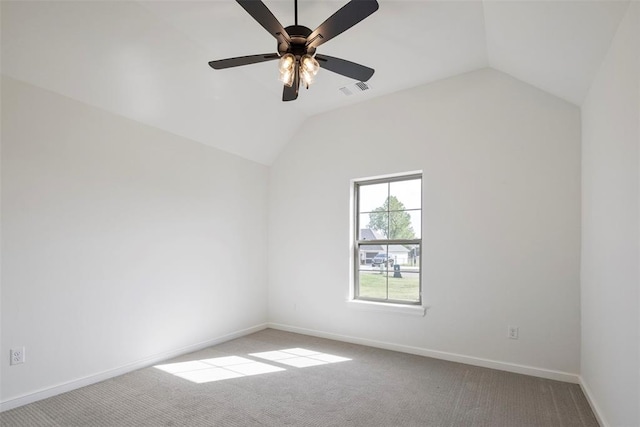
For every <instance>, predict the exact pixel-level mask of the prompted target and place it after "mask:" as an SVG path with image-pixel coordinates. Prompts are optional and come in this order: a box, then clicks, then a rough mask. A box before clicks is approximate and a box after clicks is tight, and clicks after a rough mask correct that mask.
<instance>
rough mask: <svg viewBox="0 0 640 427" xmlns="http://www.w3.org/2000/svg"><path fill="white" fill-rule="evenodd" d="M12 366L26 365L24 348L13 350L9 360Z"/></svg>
mask: <svg viewBox="0 0 640 427" xmlns="http://www.w3.org/2000/svg"><path fill="white" fill-rule="evenodd" d="M9 363H10V364H11V365H19V364H21V363H24V347H18V348H12V349H11V354H10V358H9Z"/></svg>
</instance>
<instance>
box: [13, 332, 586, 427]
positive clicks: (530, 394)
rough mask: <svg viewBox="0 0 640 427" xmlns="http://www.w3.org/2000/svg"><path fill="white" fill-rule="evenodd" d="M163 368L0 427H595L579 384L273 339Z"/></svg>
mask: <svg viewBox="0 0 640 427" xmlns="http://www.w3.org/2000/svg"><path fill="white" fill-rule="evenodd" d="M345 359H349V360H345ZM184 362H192V363H188V364H185V363H184ZM163 365H164V366H162V369H159V368H156V367H149V368H145V369H141V370H139V371H135V372H132V373H130V374H127V375H123V376H120V377H117V378H113V379H111V380H107V381H104V382H102V383H99V384H95V385H92V386H88V387H84V388H82V389H78V390H75V391H72V392H69V393H65V394H62V395H59V396H55V397H52V398H49V399H46V400H42V401H40V402H36V403H33V404H30V405H26V406H23V407H20V408H16V409H13V410H11V411H6V412H3V413H2V414H0V425H2V426H3V427H9V426H29V427H31V426H123V427H124V426H322V427H325V426H368V427H370V426H452V427H457V426H491V427H499V426H513V427H525V426H565V427H567V426H597V425H598V424H597V421H596V419H595V417H594V415H593V413H592V411H591V410H590V408H589V405H588V403H587V401H586V399H585V397H584V395H583V394H582V391H581V390H580V387H579V386H578V385H575V384H568V383H562V382H558V381H551V380H544V379H539V378H535V377H529V376H525V375H518V374H512V373H507V372H501V371H496V370H492V369H486V368H478V367H474V366H469V365H463V364H459V363H453V362H446V361H441V360H435V359H429V358H425V357H420V356H413V355H408V354H403V353H396V352H392V351H386V350H380V349H374V348H370V347H365V346H359V345H353V344H346V343H341V342H336V341H331V340H325V339H320V338H313V337H308V336H304V335H298V334H292V333H287V332H282V331H276V330H272V329H267V330H264V331H261V332H258V333H255V334H252V335H249V336H247V337H244V338H240V339H237V340H234V341H230V342H227V343H224V344H221V345H218V346H215V347H210V348H208V349H205V350H202V351H199V352H196V353H192V354H189V355H186V356H181V357H179V358H176V359H173V360H171V361H167V362H165V363H164V364H163ZM260 372H264V373H260ZM223 378H227V379H223ZM194 381H200V382H194Z"/></svg>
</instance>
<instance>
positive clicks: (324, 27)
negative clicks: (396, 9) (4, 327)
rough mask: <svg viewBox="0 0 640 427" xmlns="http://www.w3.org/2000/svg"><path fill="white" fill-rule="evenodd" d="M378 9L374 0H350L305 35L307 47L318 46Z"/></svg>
mask: <svg viewBox="0 0 640 427" xmlns="http://www.w3.org/2000/svg"><path fill="white" fill-rule="evenodd" d="M376 10H378V2H377V1H376V0H351V1H350V2H349V3H347V4H345V5H344V6H342V8H341V9H339V10H338V11H337V12H336V13H334V14H333V15H331V16H330V17H329V18H328V19H327V20H326V21H324V22H323V23H322V24H320V26H319V27H318V28H316V29H315V30H313V32H312V33H311V34H310V35H309V37H307V40H308V41H307V46H308V47H318V46H320V45H321V44H323V43H326V42H328V41H329V40H331V39H332V38H334V37H335V36H337V35H338V34H342V33H343V32H344V31H346V30H348V29H349V28H351V27H353V26H354V25H356V24H357V23H358V22H360V21H362V20H363V19H364V18H366V17H367V16H369V15H371V14H372V13H373V12H375V11H376Z"/></svg>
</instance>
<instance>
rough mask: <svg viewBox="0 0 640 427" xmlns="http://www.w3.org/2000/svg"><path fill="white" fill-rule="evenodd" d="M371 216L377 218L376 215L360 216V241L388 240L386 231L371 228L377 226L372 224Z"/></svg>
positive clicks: (366, 214)
mask: <svg viewBox="0 0 640 427" xmlns="http://www.w3.org/2000/svg"><path fill="white" fill-rule="evenodd" d="M370 215H374V217H375V216H376V214H375V213H365V214H360V217H359V218H360V219H359V220H360V224H359V225H360V234H359V236H358V239H359V240H382V239H386V238H387V236H386V235H385V234H384V230H383V231H378V230H374V229H372V228H371V226H374V225H375V224H371V219H370Z"/></svg>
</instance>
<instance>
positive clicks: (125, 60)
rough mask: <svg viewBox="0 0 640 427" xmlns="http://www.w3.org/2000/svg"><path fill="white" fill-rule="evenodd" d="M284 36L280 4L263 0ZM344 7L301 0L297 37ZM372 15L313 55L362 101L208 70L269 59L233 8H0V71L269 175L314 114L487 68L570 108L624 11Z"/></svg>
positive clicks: (248, 70)
mask: <svg viewBox="0 0 640 427" xmlns="http://www.w3.org/2000/svg"><path fill="white" fill-rule="evenodd" d="M265 3H266V4H267V6H268V7H269V8H270V9H271V10H272V12H273V13H274V15H275V16H276V17H277V18H278V19H279V20H280V22H281V23H282V24H283V25H284V26H287V25H290V24H293V22H294V17H293V0H286V1H285V0H280V1H274V0H265ZM345 3H346V0H344V1H315V0H309V1H305V0H301V1H300V2H299V11H298V14H299V23H300V24H302V25H305V26H307V27H309V28H311V29H314V28H315V27H317V26H318V25H319V24H320V23H322V22H323V21H324V20H325V19H326V18H328V17H329V16H330V15H331V14H333V13H334V12H335V11H336V10H338V9H339V8H340V7H341V6H342V5H343V4H345ZM379 3H380V9H379V10H378V11H377V12H376V13H374V14H373V15H371V16H370V17H369V18H367V19H365V20H364V21H362V22H361V23H359V24H358V25H356V26H354V27H353V28H351V29H350V30H349V31H347V32H345V33H343V34H341V35H340V36H338V37H336V38H335V39H333V40H331V41H329V42H328V43H326V44H323V45H322V46H320V47H319V48H318V52H319V53H322V54H326V55H330V56H335V57H340V58H346V59H349V60H351V61H354V62H357V63H360V64H363V65H366V66H369V67H372V68H374V69H375V70H376V73H375V74H374V76H373V77H372V78H371V80H369V83H370V86H371V89H370V90H368V91H365V92H361V93H358V94H355V95H352V96H345V95H344V94H343V93H342V92H341V91H340V88H341V87H344V86H347V85H352V84H353V83H355V82H354V81H352V80H350V79H348V78H346V77H343V76H340V75H337V74H335V73H331V72H329V71H326V70H321V71H320V73H319V74H318V76H317V80H316V83H314V85H313V86H312V87H311V88H310V89H309V90H308V91H307V90H302V93H301V94H300V97H299V98H298V100H297V101H295V102H290V103H283V102H282V101H281V96H282V86H281V83H280V82H279V81H278V73H277V69H276V63H275V62H266V63H261V64H255V65H250V66H246V67H240V68H234V69H228V70H212V69H211V68H210V67H209V66H208V65H207V63H208V61H210V60H213V59H220V58H227V57H233V56H242V55H251V54H258V53H267V52H275V51H276V42H275V39H273V38H272V37H271V36H270V35H269V34H268V33H267V32H266V31H265V30H264V29H263V28H262V27H261V26H260V25H259V24H258V23H256V22H255V21H254V20H253V19H252V18H251V17H250V16H249V15H248V14H247V13H246V12H245V11H244V10H243V9H242V8H241V7H240V6H239V5H238V4H237V3H236V2H233V1H229V0H226V1H224V0H212V1H190V0H182V1H149V2H146V1H118V2H116V1H55V0H54V1H42V2H38V1H2V2H1V3H0V7H1V8H2V11H1V19H2V22H1V31H2V33H1V36H2V39H1V40H2V51H1V55H2V73H3V74H6V75H8V76H10V77H13V78H15V79H18V80H22V81H25V82H28V83H31V84H33V85H36V86H39V87H42V88H45V89H48V90H51V91H54V92H57V93H60V94H62V95H65V96H68V97H70V98H73V99H76V100H78V101H81V102H84V103H86V104H89V105H93V106H96V107H99V108H102V109H104V110H107V111H110V112H113V113H115V114H118V115H121V116H124V117H127V118H130V119H133V120H136V121H139V122H142V123H145V124H148V125H151V126H154V127H157V128H160V129H163V130H165V131H168V132H171V133H174V134H177V135H180V136H184V137H186V138H189V139H192V140H195V141H199V142H201V143H204V144H207V145H211V146H213V147H216V148H219V149H222V150H225V151H228V152H231V153H234V154H237V155H239V156H242V157H244V158H247V159H250V160H253V161H256V162H260V163H263V164H270V163H271V162H272V161H273V160H274V159H275V157H276V156H277V154H278V153H279V152H280V150H281V149H282V147H283V146H284V145H285V144H286V143H287V142H288V141H289V139H290V138H291V137H292V136H293V134H294V133H295V132H296V130H297V129H298V128H299V127H300V126H302V125H303V123H304V122H305V120H307V119H308V118H309V117H312V116H314V115H316V114H318V113H320V112H324V111H328V110H332V109H336V108H340V107H343V106H346V105H350V104H353V103H357V102H362V101H366V100H368V99H371V98H373V97H378V96H381V95H385V94H389V93H393V92H396V91H399V90H404V89H408V88H411V87H415V86H418V85H422V84H426V83H429V82H433V81H436V80H439V79H442V78H447V77H451V76H453V75H457V74H461V73H464V72H468V71H472V70H476V69H479V68H484V67H487V66H491V67H493V68H496V69H498V70H500V71H503V72H506V73H509V74H511V75H513V76H514V77H516V78H518V79H520V80H522V81H525V82H527V83H529V84H532V85H534V86H537V87H539V88H541V89H543V90H545V91H547V92H549V93H551V94H554V95H556V96H559V97H561V98H563V99H565V100H567V101H569V102H572V103H574V104H577V105H579V104H580V102H581V101H582V99H583V98H584V96H585V94H586V91H587V89H588V87H589V83H590V81H591V78H592V76H593V75H594V73H595V72H596V70H597V68H598V67H599V64H600V63H601V61H602V59H603V57H604V54H605V53H606V51H607V48H608V46H609V43H610V42H611V40H612V38H613V35H614V33H615V30H616V28H617V25H618V23H619V22H620V20H621V18H622V16H623V14H624V12H625V10H626V7H627V5H628V0H625V1H584V2H582V1H540V2H520V1H495V2H494V1H484V2H482V1H423V0H410V1H403V0H379Z"/></svg>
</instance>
